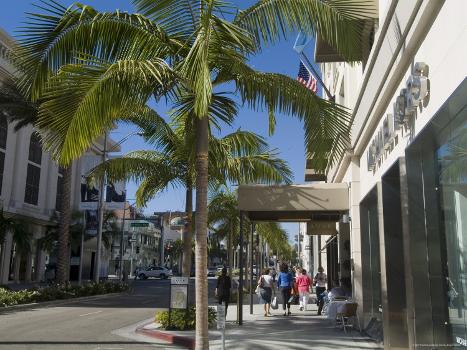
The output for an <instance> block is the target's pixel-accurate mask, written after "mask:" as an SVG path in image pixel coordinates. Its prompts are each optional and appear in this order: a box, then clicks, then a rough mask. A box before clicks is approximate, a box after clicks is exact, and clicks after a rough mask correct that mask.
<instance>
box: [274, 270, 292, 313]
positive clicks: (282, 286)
mask: <svg viewBox="0 0 467 350" xmlns="http://www.w3.org/2000/svg"><path fill="white" fill-rule="evenodd" d="M279 269H280V273H279V277H278V278H277V286H278V287H279V290H280V291H281V295H282V309H283V310H284V316H287V315H289V316H290V315H291V312H290V301H289V299H290V294H291V291H292V287H293V277H292V274H291V273H290V272H289V269H288V266H287V264H286V263H282V264H281V265H280V268H279ZM286 307H287V312H286V311H285V308H286Z"/></svg>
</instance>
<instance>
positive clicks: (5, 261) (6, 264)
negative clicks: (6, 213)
mask: <svg viewBox="0 0 467 350" xmlns="http://www.w3.org/2000/svg"><path fill="white" fill-rule="evenodd" d="M12 245H13V235H12V233H11V232H8V233H7V234H6V237H5V241H4V242H3V245H2V254H1V256H0V284H7V283H8V277H9V275H10V259H11V248H12Z"/></svg>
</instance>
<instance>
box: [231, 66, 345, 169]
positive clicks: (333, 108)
mask: <svg viewBox="0 0 467 350" xmlns="http://www.w3.org/2000/svg"><path fill="white" fill-rule="evenodd" d="M228 70H229V74H232V75H233V79H234V81H235V83H236V85H237V88H238V90H239V91H240V96H241V98H242V100H243V101H244V102H245V103H247V104H248V105H249V106H250V107H252V108H253V109H260V108H261V107H262V106H268V108H269V109H271V110H273V111H277V112H279V113H283V114H285V115H289V116H296V117H298V118H300V119H301V120H303V122H304V130H305V145H306V150H307V156H308V158H309V159H313V160H314V162H315V163H316V166H318V167H320V168H319V170H325V169H326V166H329V165H331V164H333V162H335V160H336V159H338V158H339V157H340V155H341V154H342V153H343V152H345V150H346V149H347V147H348V140H349V132H350V113H349V111H348V110H347V109H346V108H345V107H343V106H339V105H336V104H335V103H333V102H331V101H327V100H324V99H322V98H320V97H318V96H316V95H314V94H312V93H310V91H309V90H308V89H307V88H305V87H304V86H303V85H302V84H300V83H299V82H297V81H296V80H294V79H292V78H290V77H287V76H284V75H281V74H274V73H261V72H257V71H255V70H253V69H251V68H250V67H248V66H247V65H246V64H244V63H242V62H237V63H235V64H234V65H232V66H230V68H228ZM330 144H331V146H330ZM316 169H318V168H316Z"/></svg>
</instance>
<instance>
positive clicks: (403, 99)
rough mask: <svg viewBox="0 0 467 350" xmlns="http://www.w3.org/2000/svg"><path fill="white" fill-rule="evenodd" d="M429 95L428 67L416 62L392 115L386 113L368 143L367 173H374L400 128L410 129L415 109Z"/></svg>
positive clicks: (397, 99)
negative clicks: (379, 126) (381, 123)
mask: <svg viewBox="0 0 467 350" xmlns="http://www.w3.org/2000/svg"><path fill="white" fill-rule="evenodd" d="M429 94H430V84H429V79H428V65H427V64H426V63H423V62H417V63H415V65H414V67H413V70H412V74H411V75H410V77H409V79H407V82H406V87H405V88H404V89H402V90H401V91H400V94H399V96H397V97H396V99H395V102H394V106H393V112H394V113H392V114H391V113H388V114H387V115H386V116H385V118H384V120H383V125H382V126H381V128H380V129H379V130H378V131H377V133H376V136H375V137H374V138H373V140H372V141H371V143H370V146H369V148H368V152H367V164H368V171H374V170H375V169H376V165H377V164H378V162H379V161H380V160H382V157H383V155H384V153H385V152H386V151H389V152H390V150H391V147H392V145H393V140H394V138H395V137H396V135H397V132H398V131H399V130H400V129H401V127H402V126H404V127H405V128H410V127H411V121H412V120H413V118H414V117H415V115H416V113H417V108H418V107H419V105H420V104H421V103H423V104H424V105H426V104H427V103H428V98H429Z"/></svg>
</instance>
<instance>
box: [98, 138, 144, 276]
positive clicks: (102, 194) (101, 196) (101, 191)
mask: <svg viewBox="0 0 467 350" xmlns="http://www.w3.org/2000/svg"><path fill="white" fill-rule="evenodd" d="M135 135H139V136H142V135H143V134H142V133H141V132H132V133H129V134H128V135H126V136H125V137H123V138H122V139H121V140H120V141H118V142H117V143H116V144H115V145H114V146H113V147H112V148H110V149H107V132H106V133H104V145H103V147H102V163H104V162H105V161H106V160H107V153H108V152H112V151H113V150H116V149H117V148H118V147H119V146H120V145H121V144H122V143H123V142H125V141H127V140H128V139H129V138H130V137H131V136H135ZM106 182H107V176H106V172H104V177H103V178H102V181H101V184H100V188H99V204H98V211H99V224H98V227H97V252H96V271H95V274H94V281H95V282H96V283H99V280H100V270H101V250H102V227H103V224H104V210H105V192H106V191H105V189H106Z"/></svg>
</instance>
